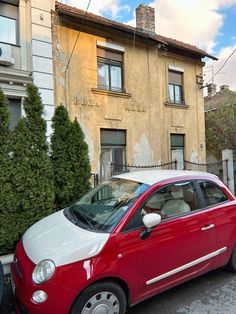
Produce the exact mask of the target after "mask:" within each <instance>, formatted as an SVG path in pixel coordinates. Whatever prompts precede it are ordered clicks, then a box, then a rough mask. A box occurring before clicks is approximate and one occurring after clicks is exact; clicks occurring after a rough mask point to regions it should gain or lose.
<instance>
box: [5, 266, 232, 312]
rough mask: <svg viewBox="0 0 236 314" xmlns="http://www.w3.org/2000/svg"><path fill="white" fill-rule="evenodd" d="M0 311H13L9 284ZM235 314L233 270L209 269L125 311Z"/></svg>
mask: <svg viewBox="0 0 236 314" xmlns="http://www.w3.org/2000/svg"><path fill="white" fill-rule="evenodd" d="M0 313H1V314H10V313H11V314H13V312H12V300H11V292H10V289H9V286H8V285H7V286H6V288H5V298H4V309H2V310H0ZM167 313H168V314H236V274H233V273H231V272H229V271H227V270H226V269H223V268H222V269H218V270H215V271H212V272H210V273H208V274H206V275H203V276H201V277H199V278H196V279H193V280H191V281H189V282H187V283H185V284H182V285H180V286H178V287H175V288H173V289H171V290H168V291H166V292H164V293H161V294H159V295H157V296H155V297H153V298H151V299H148V300H146V301H144V302H142V303H140V304H138V305H136V306H134V307H132V308H130V309H129V310H128V312H127V314H167Z"/></svg>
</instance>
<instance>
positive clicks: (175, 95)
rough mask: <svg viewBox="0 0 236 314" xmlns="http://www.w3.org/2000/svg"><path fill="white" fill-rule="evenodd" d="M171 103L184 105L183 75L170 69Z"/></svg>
mask: <svg viewBox="0 0 236 314" xmlns="http://www.w3.org/2000/svg"><path fill="white" fill-rule="evenodd" d="M168 74H169V102H173V103H176V104H183V73H182V72H176V71H173V70H170V69H169V73H168Z"/></svg>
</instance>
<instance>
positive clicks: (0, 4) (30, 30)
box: [0, 0, 54, 134]
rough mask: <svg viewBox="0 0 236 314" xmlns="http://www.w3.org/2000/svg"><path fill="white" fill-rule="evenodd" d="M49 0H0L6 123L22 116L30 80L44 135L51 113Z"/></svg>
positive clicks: (1, 78) (0, 76)
mask: <svg viewBox="0 0 236 314" xmlns="http://www.w3.org/2000/svg"><path fill="white" fill-rule="evenodd" d="M51 5H52V3H51V1H46V0H31V1H28V0H1V1H0V88H1V89H2V90H3V92H4V93H5V95H6V96H7V98H8V100H9V109H10V114H11V120H10V126H11V127H12V128H13V127H14V126H15V124H16V123H17V120H18V119H19V117H21V116H23V115H24V112H23V106H22V99H23V97H24V96H25V95H26V85H27V84H28V83H31V82H34V83H35V84H36V85H37V86H38V88H39V91H40V93H41V96H42V100H43V103H44V105H45V111H44V118H45V119H46V121H47V126H48V128H47V130H48V134H50V132H51V128H50V121H51V118H52V115H53V112H54V85H53V63H52V33H51V26H52V22H51V9H52V6H51Z"/></svg>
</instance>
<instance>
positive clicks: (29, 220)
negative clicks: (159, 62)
mask: <svg viewBox="0 0 236 314" xmlns="http://www.w3.org/2000/svg"><path fill="white" fill-rule="evenodd" d="M23 105H24V111H25V117H24V118H22V119H20V121H19V123H18V125H17V126H16V128H15V130H14V132H13V157H12V161H13V164H14V171H13V184H14V188H15V195H16V210H17V215H18V234H19V235H22V234H23V233H24V232H25V230H26V229H27V228H28V227H29V226H30V225H32V224H33V223H35V222H36V221H38V220H39V219H41V218H43V217H45V216H46V215H48V214H49V213H51V212H52V211H53V203H54V186H53V171H52V165H51V161H50V158H49V155H48V146H47V141H46V122H45V120H44V119H43V117H42V114H43V105H42V100H41V97H40V95H39V92H38V88H37V87H36V86H35V85H33V84H29V85H28V86H27V97H26V98H25V99H24V104H23Z"/></svg>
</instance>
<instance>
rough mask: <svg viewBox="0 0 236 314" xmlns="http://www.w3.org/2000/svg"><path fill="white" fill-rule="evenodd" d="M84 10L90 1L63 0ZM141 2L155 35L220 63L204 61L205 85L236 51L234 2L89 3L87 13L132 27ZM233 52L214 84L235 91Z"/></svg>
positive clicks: (135, 0)
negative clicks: (151, 14)
mask: <svg viewBox="0 0 236 314" xmlns="http://www.w3.org/2000/svg"><path fill="white" fill-rule="evenodd" d="M62 1H63V2H64V3H67V4H69V5H72V6H76V7H79V8H81V9H84V10H85V8H86V7H87V5H88V3H89V0H62ZM140 3H144V4H147V5H150V6H152V7H154V8H155V12H156V33H158V34H161V35H163V36H167V37H171V38H175V39H178V40H180V41H183V42H186V43H190V44H193V45H196V46H198V47H199V48H202V49H204V50H206V51H207V52H208V53H211V54H213V55H214V56H216V57H218V58H219V61H211V60H205V61H206V69H205V70H204V73H205V82H208V81H209V80H211V77H212V73H213V74H215V73H216V72H217V71H218V70H219V69H220V67H221V66H222V65H223V63H224V62H225V61H226V59H227V58H228V57H229V55H230V54H232V52H233V51H234V50H235V49H236V0H152V1H148V0H130V1H128V0H91V2H90V6H89V10H88V11H89V12H93V13H95V14H98V15H102V16H104V17H107V18H110V19H112V20H116V21H119V22H122V23H128V24H131V25H133V26H135V8H136V7H137V6H138V5H139V4H140ZM235 73H236V51H235V53H234V54H233V55H232V56H231V57H230V59H229V60H228V61H227V63H226V65H225V66H224V68H223V69H222V70H221V71H220V74H217V75H216V76H215V77H214V83H216V84H217V86H218V88H219V86H220V85H229V86H230V88H231V89H233V90H236V75H235Z"/></svg>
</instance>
